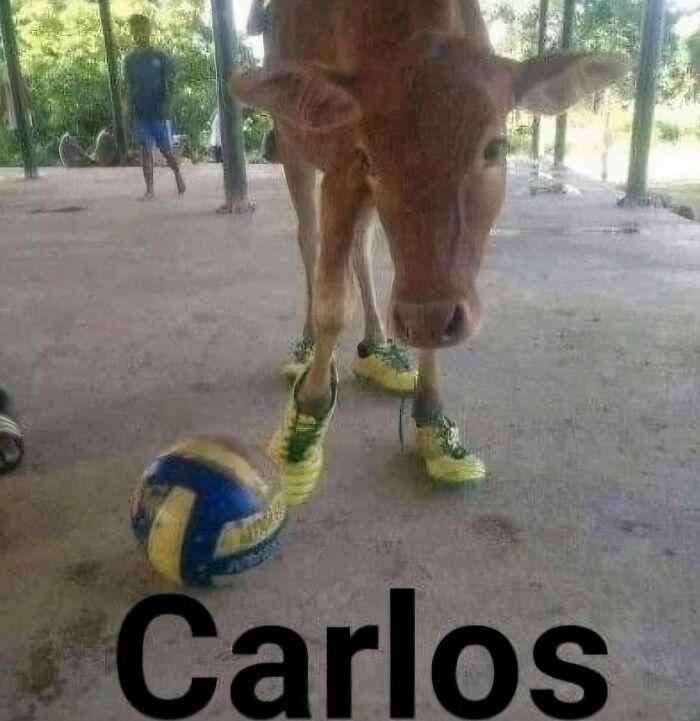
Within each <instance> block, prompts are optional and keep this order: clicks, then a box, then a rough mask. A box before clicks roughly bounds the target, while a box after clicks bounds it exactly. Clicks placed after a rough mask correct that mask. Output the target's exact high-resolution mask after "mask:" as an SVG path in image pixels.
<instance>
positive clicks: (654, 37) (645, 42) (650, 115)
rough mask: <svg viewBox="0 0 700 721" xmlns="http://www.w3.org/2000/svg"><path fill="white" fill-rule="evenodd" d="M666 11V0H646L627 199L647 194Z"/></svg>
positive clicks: (637, 199)
mask: <svg viewBox="0 0 700 721" xmlns="http://www.w3.org/2000/svg"><path fill="white" fill-rule="evenodd" d="M665 15H666V0H646V4H645V7H644V18H643V21H642V39H641V46H640V50H639V72H638V76H637V90H636V94H635V99H634V118H633V120H632V139H631V141H630V165H629V175H628V176H627V196H626V198H625V202H626V203H640V202H642V201H643V200H644V199H645V198H646V195H647V174H648V168H649V148H650V147H651V137H652V132H653V129H654V106H655V105H656V75H657V72H658V67H659V57H660V55H661V42H662V39H663V33H664V19H665Z"/></svg>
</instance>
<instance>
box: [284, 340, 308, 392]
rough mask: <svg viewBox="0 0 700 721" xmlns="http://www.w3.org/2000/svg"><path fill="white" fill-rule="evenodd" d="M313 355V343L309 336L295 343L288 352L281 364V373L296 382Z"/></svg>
mask: <svg viewBox="0 0 700 721" xmlns="http://www.w3.org/2000/svg"><path fill="white" fill-rule="evenodd" d="M313 357H314V344H313V341H312V340H310V339H309V338H304V339H302V340H300V341H299V342H298V343H296V344H295V345H294V346H293V348H292V350H291V351H290V353H289V358H288V359H287V360H286V361H285V363H284V365H283V366H282V375H283V376H284V377H285V378H286V379H287V380H288V381H289V382H290V383H296V382H297V380H299V378H301V376H302V375H304V373H305V372H306V369H307V368H308V367H309V366H310V365H311V361H312V360H313Z"/></svg>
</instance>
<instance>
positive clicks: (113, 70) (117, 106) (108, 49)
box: [99, 0, 126, 160]
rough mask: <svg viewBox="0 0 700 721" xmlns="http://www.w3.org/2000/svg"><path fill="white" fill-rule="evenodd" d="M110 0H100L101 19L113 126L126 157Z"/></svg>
mask: <svg viewBox="0 0 700 721" xmlns="http://www.w3.org/2000/svg"><path fill="white" fill-rule="evenodd" d="M109 1H110V0H99V5H100V21H101V22H102V35H103V37H104V43H105V55H106V57H107V75H108V76H109V96H110V99H111V101H112V126H113V127H114V136H115V138H116V141H117V149H118V152H119V159H120V160H123V159H124V158H125V157H126V133H125V131H124V116H123V114H122V112H123V111H122V97H121V92H120V90H119V70H118V65H117V47H116V43H115V42H114V32H113V29H112V13H111V11H110V7H109Z"/></svg>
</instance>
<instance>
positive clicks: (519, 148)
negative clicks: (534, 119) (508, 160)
mask: <svg viewBox="0 0 700 721" xmlns="http://www.w3.org/2000/svg"><path fill="white" fill-rule="evenodd" d="M507 135H508V151H509V152H511V153H522V152H525V151H529V149H530V144H531V143H532V125H516V126H514V127H512V128H509V129H508V133H507Z"/></svg>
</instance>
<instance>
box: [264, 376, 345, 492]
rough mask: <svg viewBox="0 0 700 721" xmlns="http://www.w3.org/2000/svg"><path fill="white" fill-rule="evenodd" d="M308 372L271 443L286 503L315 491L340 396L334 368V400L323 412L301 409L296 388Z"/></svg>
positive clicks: (332, 389)
mask: <svg viewBox="0 0 700 721" xmlns="http://www.w3.org/2000/svg"><path fill="white" fill-rule="evenodd" d="M305 374H306V372H304V374H302V376H301V377H300V378H299V379H298V380H297V382H296V383H295V385H294V390H293V391H292V398H291V401H290V403H289V406H288V407H287V410H286V412H285V414H284V418H283V420H282V423H281V425H280V426H279V427H278V429H277V430H276V431H275V433H274V434H273V436H272V438H271V439H270V443H269V444H268V447H267V449H268V453H269V454H270V457H271V458H272V460H273V461H274V462H275V463H276V465H277V467H278V469H279V472H280V477H281V479H282V482H283V484H284V488H285V493H286V496H287V503H288V504H289V505H298V504H301V503H304V501H306V500H307V499H308V498H309V496H310V495H311V494H312V493H313V491H314V489H315V488H316V485H317V484H318V480H319V478H320V476H321V471H322V469H323V444H324V441H325V439H326V433H327V431H328V424H329V423H330V420H331V417H332V416H333V410H334V409H335V404H336V400H337V398H338V374H337V372H336V369H335V366H333V367H332V368H331V388H330V391H331V402H330V407H329V409H328V411H327V412H326V413H325V414H324V415H322V416H318V417H317V416H314V415H309V414H307V413H303V412H302V411H301V410H300V409H299V404H298V402H297V392H298V389H299V388H300V386H301V383H302V381H303V380H304V377H305Z"/></svg>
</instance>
